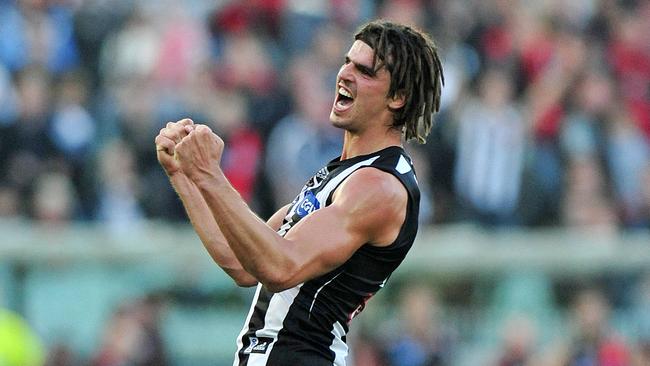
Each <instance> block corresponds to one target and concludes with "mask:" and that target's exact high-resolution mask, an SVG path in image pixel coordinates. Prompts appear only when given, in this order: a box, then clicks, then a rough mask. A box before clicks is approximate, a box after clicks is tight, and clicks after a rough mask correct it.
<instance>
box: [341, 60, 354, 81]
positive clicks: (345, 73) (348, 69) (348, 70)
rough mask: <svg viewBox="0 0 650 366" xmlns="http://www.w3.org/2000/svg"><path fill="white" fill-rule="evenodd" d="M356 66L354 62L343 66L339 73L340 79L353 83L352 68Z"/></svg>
mask: <svg viewBox="0 0 650 366" xmlns="http://www.w3.org/2000/svg"><path fill="white" fill-rule="evenodd" d="M353 67H354V65H353V64H352V62H349V63H347V64H343V65H341V68H340V69H339V73H338V79H339V80H342V81H351V80H352V68H353Z"/></svg>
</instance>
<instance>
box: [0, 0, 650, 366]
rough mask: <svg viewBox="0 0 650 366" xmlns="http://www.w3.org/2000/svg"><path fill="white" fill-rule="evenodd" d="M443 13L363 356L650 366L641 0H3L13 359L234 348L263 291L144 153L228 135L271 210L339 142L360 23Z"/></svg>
mask: <svg viewBox="0 0 650 366" xmlns="http://www.w3.org/2000/svg"><path fill="white" fill-rule="evenodd" d="M378 17H382V18H386V19H390V20H394V21H399V22H403V23H407V24H410V25H414V26H417V27H419V28H421V29H424V30H426V31H428V32H430V34H431V35H432V36H433V38H434V39H435V41H436V42H437V45H438V47H439V52H440V54H441V56H442V58H443V66H444V71H445V81H446V84H445V88H444V90H443V98H442V110H441V113H440V114H439V115H438V116H437V117H436V124H435V126H434V129H433V131H432V133H431V135H430V137H429V139H428V143H427V144H425V145H421V146H420V145H415V144H410V145H409V146H408V149H409V151H410V153H411V154H412V156H413V158H414V161H415V163H416V168H417V172H418V177H419V181H420V183H421V189H422V191H423V201H422V208H421V224H422V230H421V231H420V234H419V236H418V240H417V242H416V245H415V246H414V248H413V250H412V252H411V253H410V254H409V256H408V257H407V259H406V261H405V263H404V264H403V265H402V266H401V267H400V269H399V270H398V271H397V272H396V273H395V274H394V275H393V277H392V278H391V281H389V283H388V286H387V287H386V288H385V289H384V290H383V291H382V292H380V293H379V294H378V295H377V296H376V297H375V298H374V299H373V300H372V301H370V303H369V304H368V306H367V308H366V310H365V311H364V313H363V315H362V316H360V317H359V318H357V319H356V320H355V323H356V324H355V325H354V326H353V332H352V334H351V335H350V336H349V337H348V343H349V344H350V346H351V355H350V357H349V364H350V365H356V366H374V365H376V366H432V365H436V366H438V365H460V366H464V365H468V366H469V365H495V366H515V365H572V366H573V365H575V366H591V365H593V366H596V365H599V366H624V365H644V366H648V365H650V41H648V39H649V38H648V35H650V2H648V1H645V0H636V1H635V0H575V1H561V0H539V1H532V0H512V1H507V0H454V1H452V0H394V1H390V0H385V1H373V0H327V1H315V0H248V1H225V0H217V1H207V0H186V1H171V0H140V1H134V0H110V1H109V0H22V1H12V0H0V365H3V366H5V365H9V366H17V365H27V366H31V365H44V364H45V365H49V366H53V365H60V366H67V365H74V366H76V365H92V366H129V365H198V366H201V365H229V364H231V362H232V356H233V352H234V350H235V343H234V342H235V337H236V335H237V334H238V333H239V330H240V328H241V326H242V324H243V322H244V319H245V316H246V313H247V310H248V307H249V303H250V300H251V298H252V290H251V289H240V288H237V287H236V286H235V285H234V284H233V283H232V282H231V281H230V280H229V279H228V278H227V277H226V276H225V275H224V274H223V273H222V272H221V271H220V270H219V269H218V268H217V267H216V266H214V265H212V264H211V262H210V259H209V257H208V255H207V253H204V250H203V248H202V246H201V244H200V242H199V240H198V238H197V237H196V235H194V233H193V231H192V230H191V227H189V226H188V222H187V219H186V217H185V214H184V212H183V209H182V206H181V204H180V202H179V200H178V199H177V198H176V196H175V194H174V192H173V191H172V189H171V187H170V185H169V183H168V181H167V178H166V176H165V174H164V173H163V171H162V169H161V168H160V167H159V166H158V164H157V162H156V157H155V147H154V143H153V139H154V137H155V136H156V135H157V133H158V131H159V130H160V129H161V128H162V127H164V125H165V123H166V122H168V121H175V120H178V119H180V118H183V117H187V116H189V117H191V118H193V120H194V121H195V122H197V123H205V124H208V125H209V126H210V127H211V128H213V129H214V130H215V131H216V132H217V133H218V134H219V135H221V136H222V137H223V138H224V140H225V141H226V144H227V145H226V146H227V147H226V152H225V156H224V160H223V163H222V165H223V166H224V169H225V172H226V174H227V176H228V178H229V179H230V181H231V182H232V184H233V185H234V186H235V187H236V188H237V190H238V191H239V192H240V193H241V195H242V197H243V198H244V199H246V200H247V201H248V203H249V204H250V206H251V208H252V209H253V210H254V211H255V212H257V213H258V214H259V215H260V216H261V217H263V218H267V217H269V216H270V215H271V214H272V213H273V212H274V211H275V210H276V209H277V208H278V207H281V206H282V205H284V204H286V203H288V202H290V201H291V200H292V199H293V195H294V194H296V192H298V190H299V189H300V187H301V186H302V184H303V183H304V181H305V180H306V179H307V178H308V177H309V176H311V175H312V174H313V173H314V172H315V171H316V170H317V169H318V168H320V167H321V166H322V165H323V164H324V163H325V162H327V161H329V160H330V159H332V158H333V157H335V156H338V155H339V154H340V151H341V142H342V141H341V131H337V130H335V129H333V128H332V127H330V125H329V121H328V116H329V109H330V108H331V105H332V102H333V99H334V95H335V88H334V85H335V75H336V72H337V70H338V67H339V65H340V64H341V62H342V61H343V58H344V54H345V52H346V51H347V48H348V47H349V46H350V44H351V43H352V37H353V34H354V31H355V30H356V29H357V27H358V26H359V25H361V24H363V22H366V21H368V20H372V19H375V18H378Z"/></svg>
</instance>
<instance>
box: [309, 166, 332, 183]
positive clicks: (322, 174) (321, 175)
mask: <svg viewBox="0 0 650 366" xmlns="http://www.w3.org/2000/svg"><path fill="white" fill-rule="evenodd" d="M329 173H330V172H329V170H327V167H324V168H322V169H321V170H319V171H318V172H317V173H316V175H314V176H313V177H311V178H309V180H308V181H307V183H305V187H309V188H315V187H318V186H320V185H321V183H323V180H325V178H327V175H328V174H329Z"/></svg>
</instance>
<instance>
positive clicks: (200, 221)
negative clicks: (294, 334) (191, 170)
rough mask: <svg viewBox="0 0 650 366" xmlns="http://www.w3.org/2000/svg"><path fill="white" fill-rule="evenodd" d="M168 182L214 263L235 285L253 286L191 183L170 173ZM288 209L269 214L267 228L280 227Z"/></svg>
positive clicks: (248, 275) (249, 276) (252, 281)
mask: <svg viewBox="0 0 650 366" xmlns="http://www.w3.org/2000/svg"><path fill="white" fill-rule="evenodd" d="M170 181H171V183H172V186H173V187H174V189H175V190H176V192H177V193H178V196H179V197H180V199H181V201H182V202H183V206H184V207H185V211H186V212H187V215H188V216H189V218H190V221H191V222H192V226H193V227H194V230H195V231H196V233H197V234H198V236H199V238H200V239H201V242H202V243H203V246H204V247H205V249H206V250H207V251H208V253H209V254H210V257H212V259H213V260H214V262H215V263H216V264H217V265H219V267H221V268H222V269H223V271H224V272H226V274H228V275H229V276H230V277H231V278H232V279H233V280H235V282H236V283H237V285H239V286H254V285H256V284H257V283H258V281H257V279H256V278H255V276H253V275H251V274H250V273H249V272H247V271H246V270H245V269H244V268H243V267H242V265H241V264H240V262H239V260H238V259H237V257H236V256H235V255H234V253H233V251H232V249H230V246H229V245H228V242H227V241H226V238H225V237H224V235H223V234H222V233H221V230H220V228H219V226H218V225H217V223H216V222H215V219H214V216H213V215H212V212H211V211H210V208H209V207H208V205H207V204H206V202H205V200H204V199H203V196H202V195H201V192H200V191H199V189H198V188H197V187H196V185H195V184H194V182H192V181H191V180H190V179H189V178H188V177H187V176H186V175H184V174H182V173H177V174H174V175H172V176H171V177H170ZM287 209H288V205H287V206H285V207H283V208H282V209H280V210H278V211H277V212H276V213H275V214H274V215H273V216H271V218H270V219H269V220H268V221H267V223H266V225H268V227H269V229H271V230H277V229H278V228H279V227H280V225H281V224H282V218H283V217H284V214H285V213H286V211H287Z"/></svg>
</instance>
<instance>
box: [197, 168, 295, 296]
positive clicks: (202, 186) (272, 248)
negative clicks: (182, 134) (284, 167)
mask: <svg viewBox="0 0 650 366" xmlns="http://www.w3.org/2000/svg"><path fill="white" fill-rule="evenodd" d="M196 184H197V187H198V190H199V191H200V192H201V194H202V196H203V198H204V200H205V202H206V203H207V206H208V207H209V209H210V211H211V213H212V215H213V216H214V218H215V219H216V222H217V224H218V225H219V228H220V229H221V232H222V233H223V235H224V237H225V238H226V240H227V242H228V244H229V246H230V248H231V249H232V251H233V253H234V254H235V255H236V257H237V258H238V259H239V263H241V265H242V267H243V268H244V269H245V270H246V271H247V272H248V273H250V274H252V275H253V276H254V277H255V278H257V279H258V280H259V281H260V282H262V283H263V284H265V285H267V287H275V285H278V283H279V282H281V281H282V280H281V278H283V275H284V274H287V273H291V270H292V269H293V267H292V266H293V262H292V260H291V258H290V256H289V255H288V250H284V249H287V248H288V247H287V245H288V243H287V241H286V240H285V239H283V238H282V237H281V236H280V235H278V234H277V233H276V232H275V231H274V230H273V228H271V227H270V226H268V225H267V224H266V223H264V222H263V221H262V220H261V219H260V218H259V217H258V216H257V215H255V214H254V213H253V212H252V211H251V210H250V209H249V207H248V205H246V203H245V202H244V200H242V198H241V197H240V195H239V193H237V191H236V190H235V189H234V188H233V187H232V186H231V185H230V183H229V182H228V181H227V179H226V178H225V176H224V175H223V173H222V172H217V173H216V174H214V175H211V176H210V177H206V178H205V179H201V180H200V181H197V182H196Z"/></svg>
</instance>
